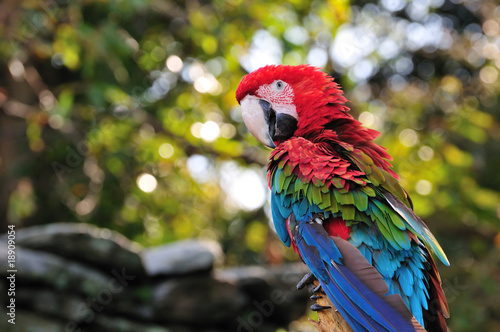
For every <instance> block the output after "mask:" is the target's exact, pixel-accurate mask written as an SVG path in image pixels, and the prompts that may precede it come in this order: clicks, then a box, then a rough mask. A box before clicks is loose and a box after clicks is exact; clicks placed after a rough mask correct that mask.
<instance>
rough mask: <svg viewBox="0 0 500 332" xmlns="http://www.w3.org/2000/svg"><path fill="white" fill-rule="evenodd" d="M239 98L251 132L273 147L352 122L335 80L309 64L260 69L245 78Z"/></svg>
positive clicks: (239, 88) (240, 88) (239, 91)
mask: <svg viewBox="0 0 500 332" xmlns="http://www.w3.org/2000/svg"><path fill="white" fill-rule="evenodd" d="M236 99H237V100H238V103H240V105H241V110H242V114H243V120H244V121H245V124H246V126H247V127H248V129H249V130H250V132H251V133H252V134H253V135H254V136H255V137H256V138H257V139H258V140H259V141H261V142H262V143H263V144H265V145H267V146H269V147H275V146H276V145H275V144H279V143H280V142H282V141H285V140H287V139H288V138H290V137H291V136H307V135H308V133H318V132H320V131H322V130H323V129H324V128H325V126H327V125H328V124H329V123H331V122H332V121H334V120H335V119H341V118H350V119H352V117H351V116H350V115H348V114H346V112H347V111H349V108H348V107H347V106H345V105H344V103H345V102H346V99H345V97H344V96H343V94H342V90H341V89H340V87H339V86H338V85H337V84H336V83H335V82H333V78H332V77H331V76H328V75H327V74H325V73H324V72H322V71H320V70H319V69H318V68H315V67H311V66H308V65H300V66H282V65H279V66H277V65H271V66H265V67H262V68H259V69H257V70H256V71H254V72H252V73H250V74H248V75H246V76H245V77H243V79H242V80H241V83H240V85H239V86H238V89H237V90H236Z"/></svg>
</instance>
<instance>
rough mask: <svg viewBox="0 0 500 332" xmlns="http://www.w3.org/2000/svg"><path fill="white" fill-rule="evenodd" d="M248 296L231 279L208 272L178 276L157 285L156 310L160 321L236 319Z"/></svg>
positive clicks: (204, 323) (195, 322)
mask: <svg viewBox="0 0 500 332" xmlns="http://www.w3.org/2000/svg"><path fill="white" fill-rule="evenodd" d="M246 303H247V299H246V297H245V296H244V295H243V294H242V293H241V292H240V291H239V290H238V288H237V287H236V286H234V285H232V284H230V283H226V282H221V281H218V280H215V279H212V278H210V277H207V276H191V277H183V278H175V279H171V280H168V281H165V282H162V283H160V284H158V285H157V286H156V287H155V288H154V302H153V306H154V312H155V317H156V319H158V320H159V321H165V322H176V323H187V324H190V325H191V324H192V325H198V326H207V325H215V324H218V323H225V322H226V321H228V320H230V319H234V318H235V317H236V316H237V315H238V314H239V312H240V311H241V309H242V308H243V307H244V305H245V304H246Z"/></svg>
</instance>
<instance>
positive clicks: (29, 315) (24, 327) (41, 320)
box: [0, 306, 71, 332]
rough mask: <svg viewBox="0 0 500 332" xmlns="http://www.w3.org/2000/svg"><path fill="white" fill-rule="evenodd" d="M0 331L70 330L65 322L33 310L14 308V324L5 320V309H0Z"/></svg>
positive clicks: (63, 331) (68, 331)
mask: <svg viewBox="0 0 500 332" xmlns="http://www.w3.org/2000/svg"><path fill="white" fill-rule="evenodd" d="M0 316H1V317H2V319H0V331H4V332H70V331H71V330H66V329H65V324H66V323H65V322H64V321H61V320H58V319H55V318H51V317H47V316H42V315H39V314H36V313H33V312H29V311H25V310H19V309H16V324H15V325H13V324H10V323H8V322H7V319H6V317H8V316H7V315H6V313H5V310H4V309H3V306H2V309H0Z"/></svg>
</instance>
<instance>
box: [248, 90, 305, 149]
mask: <svg viewBox="0 0 500 332" xmlns="http://www.w3.org/2000/svg"><path fill="white" fill-rule="evenodd" d="M241 113H242V115H243V121H244V122H245V125H246V126H247V128H248V130H249V131H250V132H251V133H252V135H253V136H255V138H257V140H259V141H260V142H261V143H262V144H264V145H265V146H267V147H270V148H275V147H276V145H275V144H274V142H276V141H282V140H285V139H288V138H289V137H291V136H292V135H293V133H294V132H295V130H296V129H297V120H296V119H295V118H294V117H292V116H290V115H288V114H284V113H277V112H276V111H275V110H274V109H273V108H272V105H271V104H270V103H269V102H268V101H266V100H264V99H259V98H257V97H255V96H252V95H248V96H246V97H245V98H243V100H242V101H241Z"/></svg>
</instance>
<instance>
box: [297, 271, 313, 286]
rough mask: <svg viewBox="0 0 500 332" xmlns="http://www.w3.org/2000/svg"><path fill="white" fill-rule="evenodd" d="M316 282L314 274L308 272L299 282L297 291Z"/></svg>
mask: <svg viewBox="0 0 500 332" xmlns="http://www.w3.org/2000/svg"><path fill="white" fill-rule="evenodd" d="M314 280H316V277H315V276H314V274H312V272H307V273H306V275H305V276H304V277H303V278H302V280H300V281H299V283H298V284H297V289H302V288H304V287H305V286H307V285H309V284H312V283H313V281H314Z"/></svg>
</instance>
